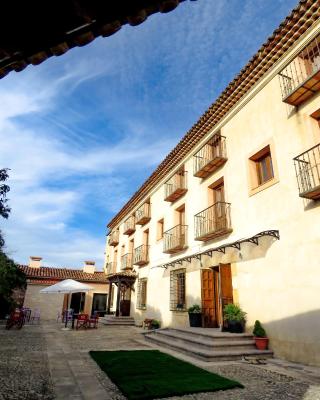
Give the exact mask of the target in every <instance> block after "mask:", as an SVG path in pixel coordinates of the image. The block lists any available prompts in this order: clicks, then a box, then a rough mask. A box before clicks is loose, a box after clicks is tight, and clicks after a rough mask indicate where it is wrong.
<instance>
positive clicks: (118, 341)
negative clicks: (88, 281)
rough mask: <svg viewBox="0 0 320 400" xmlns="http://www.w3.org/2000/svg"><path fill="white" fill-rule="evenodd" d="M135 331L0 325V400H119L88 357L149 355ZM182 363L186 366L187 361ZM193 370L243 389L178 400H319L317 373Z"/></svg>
mask: <svg viewBox="0 0 320 400" xmlns="http://www.w3.org/2000/svg"><path fill="white" fill-rule="evenodd" d="M140 331H141V330H140V329H138V328H135V327H130V326H129V327H116V326H109V327H107V326H103V325H101V326H100V327H99V329H98V330H87V331H63V330H61V326H60V325H57V324H54V323H52V324H46V323H43V324H42V325H39V326H36V325H35V326H32V325H31V326H24V327H23V329H22V330H20V331H18V330H11V331H6V330H5V329H4V326H3V325H1V326H0V388H1V389H0V399H1V400H2V399H3V400H4V399H5V400H7V399H8V400H11V399H30V400H31V399H41V400H42V399H48V400H49V399H90V400H93V399H99V400H100V399H114V400H116V399H124V397H123V396H122V395H121V393H120V392H119V391H118V390H117V388H116V387H115V386H114V385H113V384H112V382H111V381H110V380H109V379H108V377H107V376H106V375H105V374H104V373H103V372H101V371H100V369H99V368H98V367H97V366H96V364H95V363H94V362H93V361H92V360H91V358H90V357H89V355H88V351H89V350H116V349H146V350H148V349H150V348H151V347H150V346H148V345H146V344H144V342H143V340H142V338H141V335H140V333H139V332H140ZM168 352H169V353H170V354H173V355H176V354H175V353H174V352H171V351H168ZM183 359H185V360H187V361H190V360H189V359H188V358H187V357H183ZM197 365H198V366H201V367H203V368H205V369H208V370H209V371H213V372H217V373H220V374H221V375H224V376H226V377H228V378H231V379H235V380H238V381H239V382H241V383H242V384H243V385H244V386H245V389H235V390H231V391H230V390H229V391H225V392H215V393H204V394H195V395H187V396H183V397H179V399H181V398H183V399H204V400H209V399H217V400H226V399H228V400H229V399H231V400H232V399H234V400H238V399H243V400H260V399H261V400H266V399H275V400H287V399H289V400H301V399H303V400H320V375H319V369H317V368H311V367H305V368H304V367H303V366H299V365H295V364H290V363H284V362H281V361H279V360H271V361H270V362H268V364H267V365H251V364H248V363H246V362H237V363H232V362H228V363H223V364H215V363H207V364H205V363H202V362H197ZM123 373H124V374H125V366H124V368H123ZM171 399H178V397H173V398H171Z"/></svg>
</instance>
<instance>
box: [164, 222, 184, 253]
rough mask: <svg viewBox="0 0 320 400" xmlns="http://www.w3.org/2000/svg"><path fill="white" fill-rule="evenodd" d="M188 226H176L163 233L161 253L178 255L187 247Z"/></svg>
mask: <svg viewBox="0 0 320 400" xmlns="http://www.w3.org/2000/svg"><path fill="white" fill-rule="evenodd" d="M187 232H188V225H177V226H175V227H174V228H172V229H169V230H168V231H166V232H164V233H163V252H164V253H167V254H174V253H178V252H179V251H181V250H183V249H185V248H186V247H187Z"/></svg>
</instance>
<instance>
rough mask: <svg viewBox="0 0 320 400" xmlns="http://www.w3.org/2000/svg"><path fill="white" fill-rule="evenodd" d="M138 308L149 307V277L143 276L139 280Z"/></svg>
mask: <svg viewBox="0 0 320 400" xmlns="http://www.w3.org/2000/svg"><path fill="white" fill-rule="evenodd" d="M136 308H137V309H139V310H145V309H146V308H147V279H146V278H142V279H139V280H138V290H137V306H136Z"/></svg>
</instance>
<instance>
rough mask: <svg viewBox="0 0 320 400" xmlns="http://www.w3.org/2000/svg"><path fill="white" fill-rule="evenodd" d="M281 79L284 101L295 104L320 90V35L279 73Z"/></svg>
mask: <svg viewBox="0 0 320 400" xmlns="http://www.w3.org/2000/svg"><path fill="white" fill-rule="evenodd" d="M279 81H280V87H281V93H282V101H284V102H285V103H288V104H291V105H294V106H297V105H299V104H301V103H303V102H304V101H305V100H307V99H308V98H309V97H311V96H312V95H313V94H314V93H315V92H317V91H318V90H320V36H317V37H316V38H315V39H313V40H312V41H311V42H310V43H309V44H308V45H307V46H306V47H305V48H304V49H303V50H302V51H301V52H300V53H299V54H298V55H297V56H296V57H295V58H294V59H293V60H292V61H291V62H290V63H289V64H288V65H287V66H286V67H285V68H284V69H283V70H282V71H281V72H280V73H279Z"/></svg>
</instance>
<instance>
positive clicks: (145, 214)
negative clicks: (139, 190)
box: [135, 203, 151, 225]
mask: <svg viewBox="0 0 320 400" xmlns="http://www.w3.org/2000/svg"><path fill="white" fill-rule="evenodd" d="M150 208H151V207H150V203H144V204H142V206H141V207H139V208H138V209H137V211H136V215H135V217H136V224H137V225H145V224H146V223H147V222H149V221H150V219H151V214H150Z"/></svg>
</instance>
